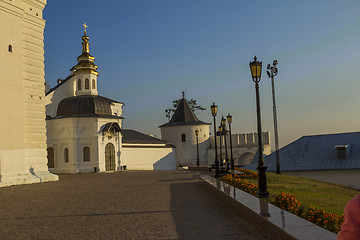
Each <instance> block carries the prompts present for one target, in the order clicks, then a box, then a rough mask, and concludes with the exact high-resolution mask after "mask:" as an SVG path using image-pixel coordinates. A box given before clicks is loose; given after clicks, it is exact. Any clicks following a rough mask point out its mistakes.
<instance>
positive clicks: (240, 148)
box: [208, 132, 271, 166]
mask: <svg viewBox="0 0 360 240" xmlns="http://www.w3.org/2000/svg"><path fill="white" fill-rule="evenodd" d="M231 140H232V148H233V158H234V164H235V165H236V166H246V165H249V164H250V163H251V160H252V159H253V158H254V156H255V154H256V152H257V151H258V138H257V134H256V133H242V134H232V135H231ZM262 140H263V150H264V151H263V154H265V155H268V154H270V153H271V145H270V133H269V132H263V133H262ZM210 141H211V148H210V149H209V150H208V164H209V165H211V164H214V162H215V140H214V137H211V140H210ZM216 141H217V145H218V146H217V147H218V159H219V161H220V149H219V148H220V136H217V137H216ZM226 141H227V148H228V150H227V151H228V158H229V159H230V158H231V154H230V136H229V135H228V136H227V137H226ZM225 155H226V154H225V141H224V137H223V138H222V159H225Z"/></svg>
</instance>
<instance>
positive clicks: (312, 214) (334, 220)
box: [221, 168, 344, 233]
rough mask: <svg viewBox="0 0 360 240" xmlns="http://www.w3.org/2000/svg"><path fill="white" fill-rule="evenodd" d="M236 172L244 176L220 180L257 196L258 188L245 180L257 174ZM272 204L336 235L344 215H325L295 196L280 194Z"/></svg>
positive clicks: (228, 176) (253, 177)
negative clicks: (303, 203)
mask: <svg viewBox="0 0 360 240" xmlns="http://www.w3.org/2000/svg"><path fill="white" fill-rule="evenodd" d="M236 170H237V171H241V172H243V173H244V174H235V175H226V176H224V177H222V178H221V180H222V181H224V182H226V183H229V184H230V185H233V186H234V187H237V188H239V189H241V190H243V191H245V192H247V193H250V194H252V195H254V196H257V192H258V187H257V186H256V185H255V184H253V183H250V182H248V181H247V180H246V179H256V178H257V172H255V171H250V170H246V169H241V168H237V169H236ZM272 204H274V205H276V206H278V207H280V208H282V209H284V210H285V211H288V212H291V213H292V214H294V215H297V216H299V217H301V218H304V219H306V220H308V221H310V222H312V223H315V224H317V225H319V226H320V227H322V228H325V229H327V230H329V231H331V232H333V233H338V232H339V231H340V226H341V225H342V223H343V222H344V215H341V216H340V215H337V214H333V213H326V212H325V211H324V210H321V209H317V208H316V207H307V206H303V205H302V204H301V202H300V201H298V200H297V199H296V195H295V194H288V193H284V192H282V193H281V194H278V195H277V196H276V197H275V200H274V202H272Z"/></svg>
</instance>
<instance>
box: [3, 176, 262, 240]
mask: <svg viewBox="0 0 360 240" xmlns="http://www.w3.org/2000/svg"><path fill="white" fill-rule="evenodd" d="M204 184H205V183H203V182H200V180H199V179H198V174H196V173H191V172H189V171H125V172H115V173H98V174H95V173H92V174H76V175H60V181H59V182H51V183H42V184H33V185H22V186H12V187H6V188H0V239H190V240H191V239H196V240H198V239H206V240H208V239H264V238H263V237H262V236H260V235H259V234H258V233H257V232H256V231H255V230H254V229H253V228H251V227H250V226H249V225H247V224H246V223H245V222H244V221H243V220H242V219H241V218H240V217H239V216H237V215H235V214H234V213H233V212H232V211H231V210H230V209H229V208H228V207H227V206H225V205H224V204H223V203H222V202H220V200H218V199H217V198H214V197H213V195H212V193H211V192H210V191H209V190H208V189H207V188H206V187H205V186H204Z"/></svg>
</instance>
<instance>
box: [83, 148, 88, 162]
mask: <svg viewBox="0 0 360 240" xmlns="http://www.w3.org/2000/svg"><path fill="white" fill-rule="evenodd" d="M83 161H84V162H90V148H89V147H84V148H83Z"/></svg>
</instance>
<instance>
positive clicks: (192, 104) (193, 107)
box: [170, 98, 206, 112]
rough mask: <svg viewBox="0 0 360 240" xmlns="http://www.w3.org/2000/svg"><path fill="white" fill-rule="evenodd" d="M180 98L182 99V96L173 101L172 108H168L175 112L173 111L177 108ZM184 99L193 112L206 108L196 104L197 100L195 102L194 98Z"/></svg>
mask: <svg viewBox="0 0 360 240" xmlns="http://www.w3.org/2000/svg"><path fill="white" fill-rule="evenodd" d="M181 100H182V98H180V99H177V100H174V101H173V108H171V109H170V110H171V111H172V112H175V111H176V109H177V108H178V106H179V104H180V102H181ZM186 101H187V103H188V104H189V106H190V108H191V110H192V111H194V112H195V111H196V110H201V111H203V110H206V108H204V107H203V106H200V105H198V104H197V102H196V100H195V99H193V98H192V99H190V100H187V99H186Z"/></svg>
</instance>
